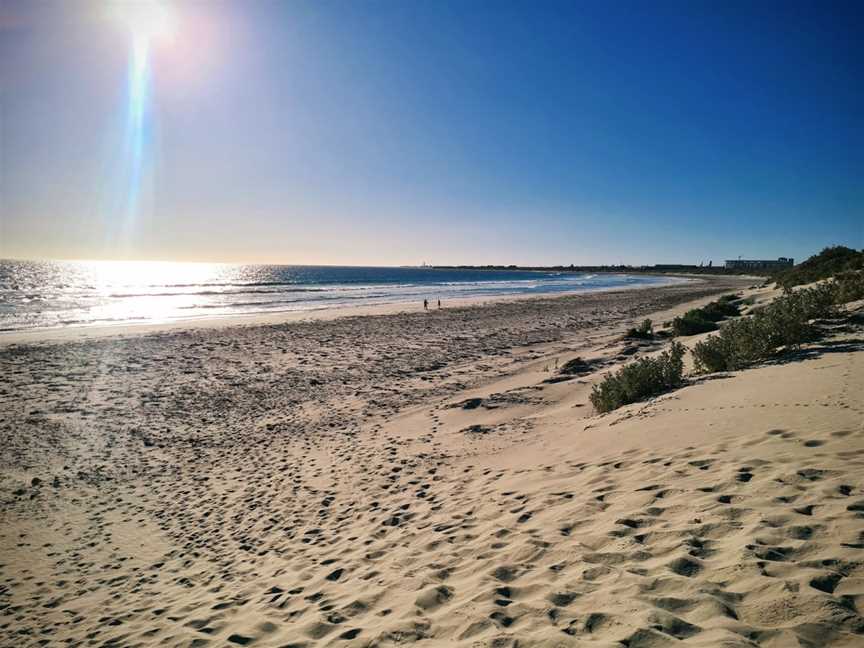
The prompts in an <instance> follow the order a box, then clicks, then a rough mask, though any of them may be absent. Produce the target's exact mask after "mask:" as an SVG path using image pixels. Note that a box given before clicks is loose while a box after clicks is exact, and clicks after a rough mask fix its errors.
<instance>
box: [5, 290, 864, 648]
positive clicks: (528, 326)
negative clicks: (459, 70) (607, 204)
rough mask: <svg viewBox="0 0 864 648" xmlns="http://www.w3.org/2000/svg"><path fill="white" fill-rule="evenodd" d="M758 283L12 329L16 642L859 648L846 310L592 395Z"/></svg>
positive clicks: (861, 497) (855, 356)
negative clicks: (563, 372)
mask: <svg viewBox="0 0 864 648" xmlns="http://www.w3.org/2000/svg"><path fill="white" fill-rule="evenodd" d="M752 284H753V280H749V279H745V278H740V277H731V276H730V277H724V278H710V279H708V280H706V281H704V282H694V283H688V284H681V285H675V286H667V287H660V288H647V289H642V290H629V291H628V290H618V291H610V292H602V293H595V294H587V295H578V296H565V297H555V298H542V299H531V300H525V299H520V300H511V301H502V302H496V303H489V304H485V305H474V306H468V305H465V306H459V307H453V308H445V309H444V310H441V311H432V312H430V313H424V312H391V313H387V314H370V313H365V314H362V315H355V316H342V317H336V318H321V319H318V320H315V321H290V322H282V323H278V322H275V321H274V322H269V323H262V322H258V323H254V324H248V323H247V324H245V325H243V326H230V325H226V323H223V324H222V325H220V326H206V327H197V328H195V327H193V328H182V329H179V328H169V329H164V330H159V331H153V330H150V331H130V330H124V331H122V332H121V334H120V335H110V336H106V335H98V336H92V337H84V338H80V339H59V340H58V339H53V340H49V339H46V340H43V341H40V342H36V341H32V340H26V341H25V340H16V341H14V342H16V343H11V342H10V341H9V340H8V339H7V342H6V343H4V345H3V346H2V347H0V366H2V371H0V644H2V645H3V646H10V647H11V646H42V645H47V646H53V645H67V646H86V645H98V646H156V645H159V646H244V645H254V646H274V647H276V646H282V647H288V646H291V647H294V648H299V647H301V646H302V647H312V646H346V647H352V646H357V647H361V646H363V647H367V646H368V647H371V646H401V645H411V644H415V643H416V644H417V645H420V646H466V647H467V646H472V647H473V646H496V647H507V646H511V647H515V646H627V647H628V648H638V647H652V648H653V647H661V646H674V645H678V644H681V643H683V644H687V645H694V646H726V647H730V648H731V647H739V646H740V647H745V646H766V647H774V648H781V647H786V646H808V647H809V646H848V647H852V646H861V645H862V644H864V619H862V616H861V611H862V606H864V568H862V564H864V479H862V475H864V446H862V440H864V401H862V394H864V347H862V339H864V324H862V320H861V315H860V305H859V307H858V308H859V310H858V315H857V317H851V318H847V320H846V321H844V322H839V323H834V324H832V328H831V333H830V335H829V336H828V337H826V338H825V339H823V340H821V341H820V342H818V343H814V344H812V345H808V346H806V347H804V348H803V349H802V350H801V351H799V352H797V353H795V354H793V355H792V356H790V357H787V358H786V359H785V360H783V361H778V362H773V363H769V364H766V365H762V366H759V367H756V368H753V369H749V370H745V371H741V372H730V373H724V374H714V375H711V376H709V377H703V378H695V377H694V378H691V379H690V381H689V384H688V385H687V386H685V387H684V388H682V389H679V390H676V391H674V392H671V393H669V394H665V395H663V396H660V397H657V398H654V399H651V400H648V401H646V402H642V403H636V404H633V405H628V406H626V407H623V408H621V409H619V410H616V411H614V412H612V413H609V414H605V415H598V414H597V413H596V412H595V411H594V409H593V407H592V406H591V404H590V402H589V400H588V395H589V394H590V391H591V386H592V384H594V383H596V382H597V381H598V380H599V379H600V377H602V376H603V375H605V374H606V373H608V372H609V371H611V370H613V369H614V368H616V367H618V366H620V365H621V364H622V363H624V362H626V361H628V360H630V359H632V358H637V357H642V356H645V355H649V354H652V353H656V352H657V351H658V350H659V349H660V348H661V343H660V342H657V341H654V342H639V343H637V342H633V341H627V340H623V339H622V333H623V331H624V330H625V329H626V328H627V327H629V326H632V325H633V324H634V323H637V322H638V321H639V320H641V319H642V318H644V317H650V318H652V319H653V320H654V321H655V322H657V323H658V324H659V323H663V322H666V321H668V320H670V319H672V317H674V316H675V315H677V314H680V313H682V312H684V311H685V310H687V309H688V308H690V307H691V306H693V305H694V304H696V305H699V304H704V303H706V302H707V301H710V299H711V298H712V296H716V295H718V294H722V293H724V292H725V293H728V292H730V291H738V292H740V293H741V294H743V295H747V296H752V297H753V298H754V299H755V300H756V301H757V303H758V302H759V301H760V300H767V299H770V298H771V296H772V295H773V294H774V293H772V292H771V291H770V290H768V289H766V288H753V287H752ZM229 324H230V323H229ZM698 339H700V336H695V337H693V338H688V339H687V344H688V345H692V344H693V342H695V341H696V340H698ZM25 342H26V343H25ZM577 356H579V357H582V358H583V359H585V360H586V361H587V362H588V363H589V364H590V367H591V369H590V371H586V372H585V373H584V374H583V375H579V376H572V377H570V378H568V379H566V380H561V379H560V377H559V376H558V373H557V370H556V369H557V367H559V366H561V365H562V364H563V363H564V362H566V361H567V360H570V359H572V358H574V357H577Z"/></svg>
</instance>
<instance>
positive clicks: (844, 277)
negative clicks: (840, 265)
mask: <svg viewBox="0 0 864 648" xmlns="http://www.w3.org/2000/svg"><path fill="white" fill-rule="evenodd" d="M833 290H834V303H835V304H845V303H847V302H850V301H856V300H858V299H864V270H859V271H857V272H841V273H840V274H838V275H837V276H836V277H834V283H833Z"/></svg>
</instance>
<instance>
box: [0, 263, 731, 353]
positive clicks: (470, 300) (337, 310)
mask: <svg viewBox="0 0 864 648" xmlns="http://www.w3.org/2000/svg"><path fill="white" fill-rule="evenodd" d="M621 274H625V273H621ZM652 276H653V275H652ZM657 276H663V275H657ZM665 277H667V278H672V279H676V280H682V279H683V280H685V281H671V282H668V283H660V284H651V285H640V286H632V287H621V286H616V287H611V288H596V289H591V290H573V291H566V292H556V293H546V294H525V293H514V294H509V295H494V296H484V297H463V298H455V299H450V300H447V301H446V302H444V303H443V304H442V310H447V309H459V308H482V307H486V306H489V305H494V304H499V303H508V302H513V301H531V300H549V299H559V298H570V297H578V296H580V295H593V294H598V293H624V292H629V291H635V290H654V289H659V288H665V287H668V286H676V285H687V284H691V285H694V284H700V283H702V284H704V283H711V281H712V280H720V281H722V280H724V279H728V278H727V277H726V276H724V275H709V276H704V275H702V276H692V275H686V276H685V275H674V276H672V275H667V276H665ZM432 303H434V302H432V301H430V304H432ZM437 310H438V309H437V308H433V307H432V306H430V308H429V312H433V311H437ZM422 312H424V311H423V307H422V304H418V303H415V302H405V301H399V302H389V303H385V304H370V305H345V306H325V307H321V308H316V309H309V310H297V311H277V312H269V313H248V314H231V315H222V316H215V317H207V316H202V317H199V318H189V319H182V320H180V319H178V320H172V321H167V322H152V323H151V322H140V323H137V322H129V323H117V324H94V325H83V326H68V327H65V328H43V329H24V330H14V331H0V348H3V347H4V346H13V345H22V344H40V343H62V342H68V341H80V340H87V339H94V338H104V337H128V336H134V335H150V334H154V333H165V332H174V331H190V330H196V329H220V328H233V327H249V326H272V325H277V324H286V323H292V322H312V321H326V320H333V319H339V318H345V317H366V316H382V315H400V314H408V313H422Z"/></svg>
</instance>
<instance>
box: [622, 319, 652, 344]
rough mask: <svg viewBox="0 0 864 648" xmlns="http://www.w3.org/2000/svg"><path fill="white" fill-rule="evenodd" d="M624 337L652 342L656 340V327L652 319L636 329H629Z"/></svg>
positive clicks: (643, 322)
mask: <svg viewBox="0 0 864 648" xmlns="http://www.w3.org/2000/svg"><path fill="white" fill-rule="evenodd" d="M624 337H625V338H630V339H633V340H652V339H654V326H653V324H652V322H651V320H650V319H646V320H642V323H641V324H640V325H639V326H637V327H636V328H631V329H628V331H627V332H626V333H625V334H624Z"/></svg>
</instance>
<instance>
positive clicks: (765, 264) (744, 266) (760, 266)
mask: <svg viewBox="0 0 864 648" xmlns="http://www.w3.org/2000/svg"><path fill="white" fill-rule="evenodd" d="M793 265H795V260H794V259H787V258H786V257H780V258H779V259H777V260H776V261H772V260H768V259H727V260H726V268H727V269H729V270H782V269H783V268H791V267H792V266H793Z"/></svg>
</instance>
